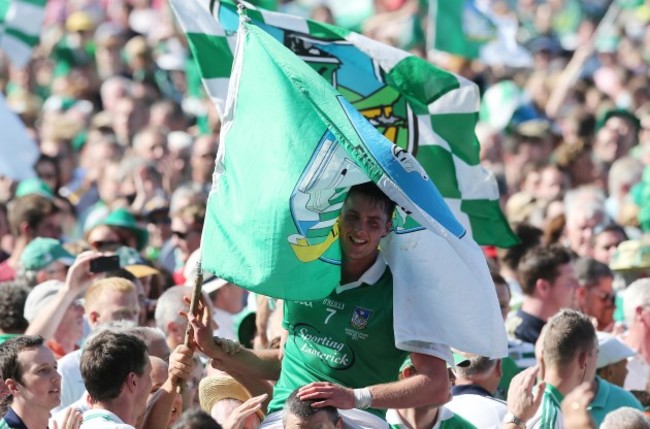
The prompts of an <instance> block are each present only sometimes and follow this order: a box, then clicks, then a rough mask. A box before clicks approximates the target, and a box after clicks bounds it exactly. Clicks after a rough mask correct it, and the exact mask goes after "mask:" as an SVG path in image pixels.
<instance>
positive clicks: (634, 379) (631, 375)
mask: <svg viewBox="0 0 650 429" xmlns="http://www.w3.org/2000/svg"><path fill="white" fill-rule="evenodd" d="M648 381H650V365H648V363H647V362H646V361H645V359H644V358H643V356H641V355H640V354H636V355H634V356H632V357H631V358H629V359H628V360H627V377H625V383H624V384H623V388H624V389H625V390H642V391H645V390H646V388H647V386H648Z"/></svg>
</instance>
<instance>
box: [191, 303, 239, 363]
mask: <svg viewBox="0 0 650 429" xmlns="http://www.w3.org/2000/svg"><path fill="white" fill-rule="evenodd" d="M185 300H186V302H187V301H189V299H188V298H186V299H185ZM180 314H181V316H183V317H185V318H187V320H188V321H189V322H190V324H191V325H192V332H193V334H194V343H195V345H196V346H197V347H198V348H199V350H201V351H202V352H203V353H205V355H206V356H209V357H211V358H213V359H219V357H221V356H223V355H224V354H226V355H234V354H237V353H238V352H239V351H240V350H241V348H242V346H241V344H239V343H238V342H236V341H232V340H228V339H225V338H219V337H214V336H213V335H212V328H211V321H210V312H209V311H208V307H207V305H206V303H205V302H203V299H201V300H200V301H199V305H198V310H197V316H194V315H193V314H187V313H185V312H183V311H182V312H180Z"/></svg>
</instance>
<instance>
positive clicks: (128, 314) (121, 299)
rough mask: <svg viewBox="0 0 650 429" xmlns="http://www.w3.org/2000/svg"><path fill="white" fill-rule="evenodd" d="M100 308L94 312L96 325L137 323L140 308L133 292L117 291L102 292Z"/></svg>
mask: <svg viewBox="0 0 650 429" xmlns="http://www.w3.org/2000/svg"><path fill="white" fill-rule="evenodd" d="M100 302H102V305H101V308H99V309H97V311H96V320H95V323H96V324H102V323H106V322H110V321H112V320H132V321H134V322H137V321H138V316H139V314H140V306H139V305H138V296H137V294H136V292H135V291H133V292H122V291H119V290H110V289H107V290H104V291H102V296H101V300H100Z"/></svg>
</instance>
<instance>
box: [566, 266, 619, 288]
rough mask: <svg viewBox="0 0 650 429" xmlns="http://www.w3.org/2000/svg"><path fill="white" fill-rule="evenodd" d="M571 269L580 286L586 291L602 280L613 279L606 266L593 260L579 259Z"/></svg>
mask: <svg viewBox="0 0 650 429" xmlns="http://www.w3.org/2000/svg"><path fill="white" fill-rule="evenodd" d="M573 267H574V269H575V272H576V277H578V282H579V283H580V286H584V287H586V288H588V289H590V288H592V287H594V286H596V285H597V284H598V282H599V281H600V279H602V278H609V279H613V278H614V273H613V272H612V270H610V269H609V267H608V266H607V265H605V264H603V263H602V262H598V261H597V260H595V259H593V258H579V259H578V260H576V261H575V263H574V266H573Z"/></svg>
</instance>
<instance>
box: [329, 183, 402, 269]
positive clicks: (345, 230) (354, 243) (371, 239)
mask: <svg viewBox="0 0 650 429" xmlns="http://www.w3.org/2000/svg"><path fill="white" fill-rule="evenodd" d="M339 223H340V236H339V241H340V243H341V250H342V252H343V256H344V258H345V259H346V260H348V261H359V262H361V261H364V262H365V261H367V262H369V263H372V262H374V260H375V258H376V257H377V252H378V248H379V241H380V240H381V238H382V237H384V236H385V235H386V234H388V232H389V231H390V229H391V226H392V224H391V222H390V219H389V218H388V215H387V214H386V211H385V210H384V207H382V205H381V204H379V203H377V202H376V201H373V200H371V199H369V198H368V197H365V196H363V195H358V194H350V195H349V196H348V198H347V199H346V200H345V204H344V205H343V210H341V215H340V219H339Z"/></svg>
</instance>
